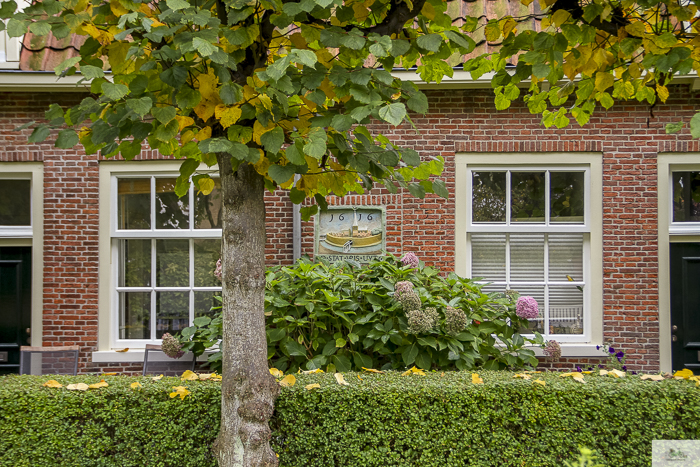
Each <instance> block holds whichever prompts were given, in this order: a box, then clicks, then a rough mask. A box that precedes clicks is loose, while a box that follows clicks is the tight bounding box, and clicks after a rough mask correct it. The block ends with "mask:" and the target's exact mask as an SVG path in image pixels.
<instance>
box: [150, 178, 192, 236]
mask: <svg viewBox="0 0 700 467" xmlns="http://www.w3.org/2000/svg"><path fill="white" fill-rule="evenodd" d="M175 180H176V179H175V178H156V229H189V228H190V205H189V195H185V196H183V197H182V198H178V196H177V195H176V194H175Z"/></svg>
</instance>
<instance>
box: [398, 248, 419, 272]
mask: <svg viewBox="0 0 700 467" xmlns="http://www.w3.org/2000/svg"><path fill="white" fill-rule="evenodd" d="M401 262H402V263H403V265H404V266H410V267H412V268H417V267H418V264H419V263H420V260H419V259H418V257H417V256H416V255H415V253H412V252H410V251H409V252H408V253H406V254H405V255H403V258H401Z"/></svg>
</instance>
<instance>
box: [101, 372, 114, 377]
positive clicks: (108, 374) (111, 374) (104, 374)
mask: <svg viewBox="0 0 700 467" xmlns="http://www.w3.org/2000/svg"><path fill="white" fill-rule="evenodd" d="M102 376H117V372H116V371H115V372H113V373H102Z"/></svg>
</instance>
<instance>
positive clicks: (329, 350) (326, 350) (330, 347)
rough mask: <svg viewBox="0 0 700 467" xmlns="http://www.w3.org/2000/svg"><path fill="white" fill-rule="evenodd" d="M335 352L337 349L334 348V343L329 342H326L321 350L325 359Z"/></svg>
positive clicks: (332, 341)
mask: <svg viewBox="0 0 700 467" xmlns="http://www.w3.org/2000/svg"><path fill="white" fill-rule="evenodd" d="M337 350H338V347H336V346H335V341H334V340H330V341H328V342H326V345H324V346H323V350H321V353H322V354H323V355H325V356H327V357H330V356H331V355H333V354H334V353H335V352H336V351H337Z"/></svg>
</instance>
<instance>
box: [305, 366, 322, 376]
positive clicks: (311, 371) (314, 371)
mask: <svg viewBox="0 0 700 467" xmlns="http://www.w3.org/2000/svg"><path fill="white" fill-rule="evenodd" d="M301 373H302V374H304V375H312V374H314V373H323V370H322V369H320V368H316V369H315V370H306V371H302V372H301Z"/></svg>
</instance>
